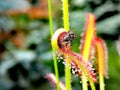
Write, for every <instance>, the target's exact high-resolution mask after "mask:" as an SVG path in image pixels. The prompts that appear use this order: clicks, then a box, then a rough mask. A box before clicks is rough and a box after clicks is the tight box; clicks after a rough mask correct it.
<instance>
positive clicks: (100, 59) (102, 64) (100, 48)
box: [95, 37, 108, 78]
mask: <svg viewBox="0 0 120 90" xmlns="http://www.w3.org/2000/svg"><path fill="white" fill-rule="evenodd" d="M95 48H96V62H97V64H98V69H99V70H101V74H103V75H104V76H105V77H106V78H108V73H107V72H108V70H107V69H108V66H107V59H108V57H107V56H108V55H107V54H108V53H107V46H106V44H105V42H104V40H102V39H101V38H98V37H96V38H95ZM99 70H98V71H99Z"/></svg>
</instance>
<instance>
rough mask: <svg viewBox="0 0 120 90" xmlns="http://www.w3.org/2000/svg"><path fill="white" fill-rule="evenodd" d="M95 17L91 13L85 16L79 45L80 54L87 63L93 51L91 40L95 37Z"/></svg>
mask: <svg viewBox="0 0 120 90" xmlns="http://www.w3.org/2000/svg"><path fill="white" fill-rule="evenodd" d="M95 32H96V29H95V16H94V15H93V14H91V13H88V14H87V15H86V24H85V31H84V33H83V36H82V40H81V45H80V53H81V54H82V55H83V57H84V58H85V59H86V61H88V59H90V55H91V52H92V51H93V50H91V49H92V46H93V40H94V37H95V34H96V33H95Z"/></svg>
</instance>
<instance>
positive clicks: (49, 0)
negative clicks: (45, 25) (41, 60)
mask: <svg viewBox="0 0 120 90" xmlns="http://www.w3.org/2000/svg"><path fill="white" fill-rule="evenodd" d="M48 10H49V25H50V35H51V37H52V35H53V22H52V6H51V0H48ZM52 54H53V61H54V69H55V75H56V79H57V90H60V86H59V73H58V65H57V59H56V55H55V50H54V49H53V48H52Z"/></svg>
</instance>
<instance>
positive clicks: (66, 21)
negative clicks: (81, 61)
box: [62, 0, 71, 90]
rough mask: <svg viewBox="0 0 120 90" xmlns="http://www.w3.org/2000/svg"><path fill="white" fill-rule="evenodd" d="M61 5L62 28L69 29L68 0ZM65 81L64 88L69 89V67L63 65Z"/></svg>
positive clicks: (64, 0)
mask: <svg viewBox="0 0 120 90" xmlns="http://www.w3.org/2000/svg"><path fill="white" fill-rule="evenodd" d="M62 6H63V23H64V29H65V30H66V31H69V12H68V11H69V10H68V0H63V1H62ZM66 62H67V63H68V64H70V61H69V60H66ZM65 79H66V80H65V81H66V89H67V90H71V71H70V67H68V66H65Z"/></svg>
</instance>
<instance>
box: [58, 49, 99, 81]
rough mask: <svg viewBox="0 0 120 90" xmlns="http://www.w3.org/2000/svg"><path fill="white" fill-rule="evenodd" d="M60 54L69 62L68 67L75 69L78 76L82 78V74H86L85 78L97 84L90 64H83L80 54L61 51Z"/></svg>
mask: <svg viewBox="0 0 120 90" xmlns="http://www.w3.org/2000/svg"><path fill="white" fill-rule="evenodd" d="M60 52H61V53H62V54H63V55H64V57H65V59H66V58H67V59H69V60H70V62H71V66H70V67H75V68H76V69H77V71H78V74H79V75H80V76H82V72H83V73H85V74H86V76H87V78H91V79H92V80H93V81H94V82H97V79H96V74H95V73H94V72H93V68H92V64H91V63H90V62H85V60H84V58H83V57H82V56H81V55H80V54H78V53H75V52H73V51H70V50H65V49H61V51H60ZM66 65H67V64H66Z"/></svg>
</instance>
